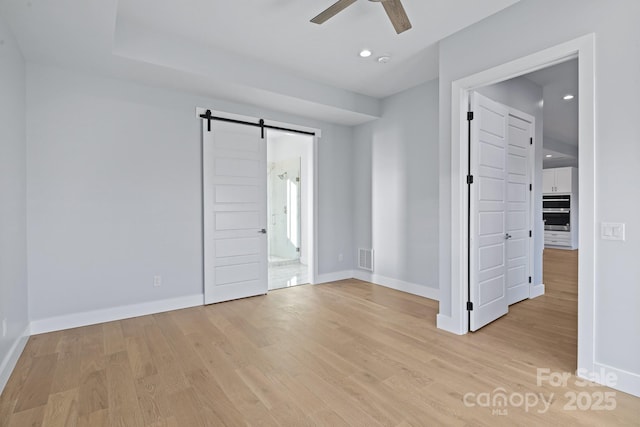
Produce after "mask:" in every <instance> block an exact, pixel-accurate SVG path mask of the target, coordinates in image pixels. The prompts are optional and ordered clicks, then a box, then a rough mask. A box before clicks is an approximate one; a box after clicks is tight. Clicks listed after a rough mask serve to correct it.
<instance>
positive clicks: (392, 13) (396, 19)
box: [311, 0, 411, 34]
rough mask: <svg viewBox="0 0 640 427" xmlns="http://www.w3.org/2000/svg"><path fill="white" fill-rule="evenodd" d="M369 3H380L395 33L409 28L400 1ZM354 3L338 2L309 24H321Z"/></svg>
mask: <svg viewBox="0 0 640 427" xmlns="http://www.w3.org/2000/svg"><path fill="white" fill-rule="evenodd" d="M369 1H371V2H378V3H382V7H384V10H385V12H387V15H388V16H389V19H390V20H391V23H392V24H393V28H394V29H395V30H396V33H398V34H400V33H402V32H404V31H407V30H408V29H410V28H411V22H409V17H408V16H407V13H406V12H405V11H404V7H402V3H401V2H400V0H369ZM355 2H356V0H338V1H337V2H335V3H334V4H332V5H331V6H329V7H328V8H327V9H325V10H324V11H323V12H320V14H319V15H318V16H316V17H315V18H313V19H312V20H311V22H313V23H314V24H322V23H323V22H325V21H326V20H328V19H329V18H332V17H334V16H335V15H337V14H338V13H340V12H342V11H343V10H344V9H346V8H347V7H349V6H351V5H352V4H353V3H355Z"/></svg>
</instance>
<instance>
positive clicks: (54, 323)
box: [31, 294, 204, 335]
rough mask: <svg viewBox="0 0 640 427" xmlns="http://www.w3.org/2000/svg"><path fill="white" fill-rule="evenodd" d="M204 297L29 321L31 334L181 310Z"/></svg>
mask: <svg viewBox="0 0 640 427" xmlns="http://www.w3.org/2000/svg"><path fill="white" fill-rule="evenodd" d="M203 303H204V295H203V294H196V295H188V296H183V297H177V298H170V299H164V300H159V301H150V302H143V303H140V304H132V305H124V306H118V307H110V308H102V309H99V310H93V311H84V312H80V313H72V314H65V315H62V316H55V317H49V318H46V319H38V320H32V321H31V334H32V335H36V334H44V333H46V332H53V331H62V330H64V329H71V328H78V327H80V326H87V325H95V324H98V323H104V322H113V321H115V320H122V319H129V318H131V317H138V316H146V315H149V314H156V313H162V312H165V311H171V310H180V309H182V308H189V307H196V306H199V305H203Z"/></svg>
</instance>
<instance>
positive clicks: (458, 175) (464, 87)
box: [438, 34, 597, 377]
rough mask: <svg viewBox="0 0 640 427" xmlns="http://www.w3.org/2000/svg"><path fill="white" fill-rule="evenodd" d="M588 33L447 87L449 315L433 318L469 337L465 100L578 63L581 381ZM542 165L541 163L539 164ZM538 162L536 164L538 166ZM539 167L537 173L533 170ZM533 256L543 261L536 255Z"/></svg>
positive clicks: (591, 220)
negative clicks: (477, 91)
mask: <svg viewBox="0 0 640 427" xmlns="http://www.w3.org/2000/svg"><path fill="white" fill-rule="evenodd" d="M594 51H595V49H594V36H593V34H590V35H587V36H583V37H580V38H578V39H575V40H572V41H569V42H566V43H563V44H561V45H557V46H554V47H551V48H548V49H545V50H543V51H540V52H537V53H533V54H531V55H528V56H525V57H522V58H520V59H516V60H514V61H511V62H509V63H505V64H502V65H499V66H496V67H494V68H491V69H488V70H486V71H482V72H479V73H477V74H474V75H471V76H468V77H464V78H461V79H459V80H456V81H454V82H452V92H451V93H452V98H451V102H452V110H451V111H452V112H454V114H453V115H452V121H451V132H452V150H451V153H452V154H451V155H452V158H451V162H452V164H451V167H452V175H451V192H452V196H451V200H452V206H451V208H452V216H453V218H452V223H453V224H454V226H453V230H452V234H453V240H452V243H451V255H452V263H451V267H452V269H451V279H452V281H451V301H452V304H451V306H450V308H451V316H446V315H444V314H439V315H438V326H439V327H441V328H444V329H447V330H450V331H452V332H456V333H459V334H466V333H467V332H469V328H468V322H467V313H468V308H469V305H468V304H467V303H468V302H469V299H468V297H469V295H468V291H467V281H466V278H467V277H468V271H469V267H468V254H467V242H468V231H467V227H466V223H467V212H468V210H467V209H468V203H467V198H466V192H467V187H466V180H465V176H466V171H467V164H468V160H469V158H468V154H467V146H468V130H467V129H468V128H467V123H466V120H465V119H466V116H467V114H466V112H467V100H468V95H469V93H470V92H471V91H473V90H475V89H477V88H480V87H483V86H487V85H491V84H494V83H497V82H502V81H506V80H509V79H511V78H514V77H518V76H522V75H525V74H528V73H531V72H533V71H537V70H540V69H542V68H546V67H549V66H552V65H555V64H559V63H561V62H565V61H567V60H570V59H574V58H578V69H579V80H578V87H579V93H580V96H579V98H578V106H579V124H578V126H579V134H580V151H579V154H578V156H579V161H580V170H579V173H578V182H579V187H580V192H581V195H582V197H581V198H580V201H579V205H578V210H579V214H580V222H581V224H582V225H581V227H580V229H579V230H578V233H579V241H580V251H579V254H578V258H579V266H578V351H577V353H578V354H577V372H578V375H579V376H581V377H586V376H587V375H589V373H592V372H594V369H595V368H596V365H597V364H596V363H595V357H594V356H595V355H594V330H593V322H594V307H595V304H594V290H595V264H596V263H595V234H594V230H595V198H594V190H595V167H594V165H595V127H594V123H595V120H594V116H595V102H594V99H595V89H594V88H595V84H594V82H595V73H594V63H595V60H594ZM540 160H541V159H540ZM540 160H538V161H540ZM537 170H538V168H536V171H537ZM541 178H542V177H541V174H538V175H537V176H536V180H535V182H534V187H533V191H534V194H538V195H540V197H538V196H536V198H535V200H536V202H537V201H538V200H539V199H541V194H542V193H541V187H542V185H541V181H542V180H541ZM534 229H535V230H536V231H535V233H536V240H537V241H543V240H541V238H543V231H541V230H543V223H542V219H541V218H540V219H539V220H536V224H534ZM535 256H536V257H540V259H541V256H542V251H541V250H536V253H535Z"/></svg>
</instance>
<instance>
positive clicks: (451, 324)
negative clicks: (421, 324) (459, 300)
mask: <svg viewBox="0 0 640 427" xmlns="http://www.w3.org/2000/svg"><path fill="white" fill-rule="evenodd" d="M436 327H437V328H438V329H442V330H443V331H447V332H451V333H452V334H456V335H464V334H466V333H467V331H464V330H462V326H461V325H460V324H458V322H456V321H455V320H454V319H453V317H451V316H445V315H444V314H440V313H438V315H437V316H436Z"/></svg>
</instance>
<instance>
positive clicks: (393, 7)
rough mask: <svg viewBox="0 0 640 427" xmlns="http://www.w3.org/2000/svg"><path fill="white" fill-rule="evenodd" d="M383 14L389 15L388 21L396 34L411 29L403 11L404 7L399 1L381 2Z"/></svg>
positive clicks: (386, 0) (387, 0) (388, 0)
mask: <svg viewBox="0 0 640 427" xmlns="http://www.w3.org/2000/svg"><path fill="white" fill-rule="evenodd" d="M382 6H383V7H384V10H385V12H387V15H389V19H390V20H391V23H392V24H393V28H395V30H396V33H398V34H400V33H402V32H404V31H407V30H408V29H410V28H411V22H409V17H408V16H407V12H405V11H404V7H403V6H402V3H401V2H400V0H385V1H383V2H382Z"/></svg>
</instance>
